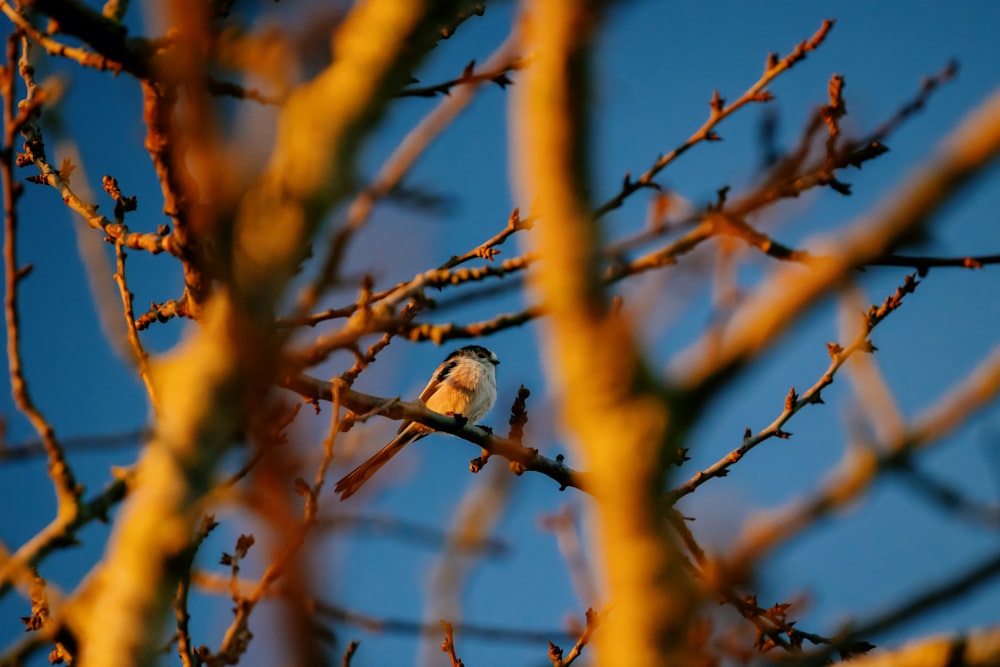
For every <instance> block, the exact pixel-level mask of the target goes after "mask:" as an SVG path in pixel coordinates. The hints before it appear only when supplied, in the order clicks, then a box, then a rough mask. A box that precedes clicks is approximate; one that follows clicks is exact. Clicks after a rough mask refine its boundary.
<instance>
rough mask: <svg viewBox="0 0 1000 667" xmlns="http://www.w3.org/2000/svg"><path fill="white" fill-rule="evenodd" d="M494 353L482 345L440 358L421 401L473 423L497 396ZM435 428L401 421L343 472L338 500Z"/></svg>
mask: <svg viewBox="0 0 1000 667" xmlns="http://www.w3.org/2000/svg"><path fill="white" fill-rule="evenodd" d="M499 363H500V360H499V359H497V355H495V354H493V352H491V351H490V350H488V349H486V348H485V347H483V346H482V345H466V346H465V347H460V348H458V349H457V350H455V351H454V352H452V353H451V354H449V355H448V356H447V357H445V360H444V361H442V362H441V365H440V366H438V367H437V370H436V371H434V375H433V376H432V377H431V380H430V382H428V383H427V386H426V387H424V390H423V392H421V394H420V401H421V402H422V403H423V404H424V405H426V406H427V407H428V408H429V409H431V410H433V411H434V412H439V413H441V414H443V415H462V416H463V417H465V418H466V419H467V420H468V423H469V424H475V423H476V422H478V421H479V420H480V419H482V418H483V416H485V415H486V413H487V412H489V410H490V408H492V407H493V403H495V402H496V400H497V376H496V367H497V364H499ZM433 432H434V429H432V428H431V427H429V426H424V425H423V424H418V423H417V422H412V421H404V422H403V423H402V424H401V425H400V427H399V431H398V435H396V437H395V438H393V439H392V440H390V441H389V442H388V443H387V444H386V445H385V447H383V448H382V449H380V450H378V451H377V452H375V454H374V455H372V457H371V458H369V459H368V460H367V461H365V462H364V463H362V464H361V465H359V466H358V467H357V468H355V469H354V470H352V471H351V472H349V473H348V474H347V475H345V476H344V478H343V479H341V480H340V481H339V482H337V486H336V488H335V490H336V492H337V493H338V494H340V499H341V500H346V499H347V498H350V497H351V496H352V495H354V494H355V493H356V492H357V490H358V489H359V488H361V485H362V484H364V483H365V482H367V481H368V479H369V478H370V477H371V476H372V475H374V474H375V473H376V472H378V470H379V468H381V467H382V466H384V465H385V464H386V463H388V462H389V459H391V458H392V457H394V456H395V455H396V454H398V453H399V452H400V451H401V450H402V449H403V447H405V446H406V445H408V444H410V443H411V442H414V441H415V440H419V439H420V438H422V437H424V436H425V435H427V434H428V433H433Z"/></svg>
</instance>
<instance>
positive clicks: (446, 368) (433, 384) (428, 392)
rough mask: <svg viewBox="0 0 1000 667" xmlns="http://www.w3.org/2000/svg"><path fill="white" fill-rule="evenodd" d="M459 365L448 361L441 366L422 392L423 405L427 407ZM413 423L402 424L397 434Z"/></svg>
mask: <svg viewBox="0 0 1000 667" xmlns="http://www.w3.org/2000/svg"><path fill="white" fill-rule="evenodd" d="M457 365H458V361H457V360H451V361H446V362H445V363H443V364H441V366H440V367H439V368H438V369H437V372H436V373H434V377H432V378H431V379H430V382H428V383H427V386H426V387H424V390H423V391H422V392H420V399H419V400H420V402H421V403H424V404H425V405H426V404H427V401H428V399H430V397H431V396H433V395H434V392H435V391H437V388H438V385H439V384H441V382H442V381H443V380H444V379H445V378H446V377H448V374H449V373H451V371H452V370H453V369H454V368H455V366H457ZM412 423H413V422H409V421H404V422H403V423H402V424H400V425H399V429H398V430H397V431H396V433H402V432H403V429H405V428H406V427H407V426H409V425H410V424H412Z"/></svg>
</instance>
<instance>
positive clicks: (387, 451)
mask: <svg viewBox="0 0 1000 667" xmlns="http://www.w3.org/2000/svg"><path fill="white" fill-rule="evenodd" d="M422 435H426V434H424V433H415V432H413V431H412V430H410V429H405V430H404V431H403V432H402V433H400V434H399V435H397V436H396V437H395V438H393V439H392V440H390V441H389V442H388V443H387V444H386V446H385V447H383V448H382V449H380V450H378V451H377V452H375V453H374V454H372V456H371V458H369V459H368V460H367V461H365V462H364V463H362V464H361V465H359V466H358V467H357V468H355V469H354V470H352V471H351V472H349V473H347V474H346V475H344V477H343V478H342V479H341V480H340V481H339V482H337V486H336V487H334V491H336V493H338V494H340V499H341V500H347V499H348V498H350V497H351V496H353V495H354V494H355V493H357V491H358V489H360V488H361V485H362V484H364V483H365V482H367V481H368V479H369V478H370V477H371V476H372V475H374V474H375V473H377V472H378V471H379V469H380V468H381V467H382V466H384V465H385V464H386V463H388V462H389V459H391V458H392V457H393V456H395V455H396V454H399V452H400V451H402V449H403V447H406V446H407V445H408V444H410V443H411V442H413V441H414V440H416V439H417V438H419V437H420V436H422Z"/></svg>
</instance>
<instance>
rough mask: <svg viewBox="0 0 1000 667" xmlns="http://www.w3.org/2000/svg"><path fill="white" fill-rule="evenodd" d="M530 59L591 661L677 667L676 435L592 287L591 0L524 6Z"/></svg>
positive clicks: (690, 601)
mask: <svg viewBox="0 0 1000 667" xmlns="http://www.w3.org/2000/svg"><path fill="white" fill-rule="evenodd" d="M525 9H526V12H527V19H526V20H527V30H526V32H527V35H528V39H529V43H530V44H531V47H533V48H534V50H535V53H536V54H537V55H536V60H535V61H534V65H533V66H532V68H531V69H530V70H529V72H528V75H527V77H526V78H527V82H526V86H525V87H524V88H522V89H521V91H520V92H521V93H522V95H520V96H519V97H518V99H517V103H516V105H515V107H514V110H513V117H514V121H515V123H516V125H517V127H516V128H515V133H514V136H515V141H516V142H517V143H516V150H517V151H518V152H519V153H520V155H521V161H522V162H521V165H520V166H519V168H518V169H516V172H517V174H518V175H519V176H520V177H521V182H520V185H521V191H522V195H523V197H524V198H525V199H535V198H537V202H538V204H537V210H538V213H539V217H540V222H539V224H538V225H537V230H538V236H537V238H538V240H539V243H540V250H541V255H542V256H543V257H544V258H545V262H544V263H543V266H544V268H543V269H542V270H541V272H540V275H539V278H538V282H537V288H538V289H539V290H540V291H541V292H542V295H543V299H544V301H545V302H546V303H547V304H549V307H550V312H551V314H552V319H551V325H550V328H549V330H548V331H547V332H546V337H547V339H548V340H547V341H546V342H547V343H548V344H547V346H546V347H547V350H546V352H547V354H548V355H550V356H551V359H552V361H551V365H550V369H549V371H550V372H551V373H552V374H553V375H554V376H555V381H556V383H557V385H558V387H559V389H560V390H561V397H562V401H563V417H564V419H565V421H566V423H567V425H568V427H569V428H570V429H571V430H572V431H573V432H574V433H575V434H576V436H577V438H578V440H579V442H580V444H581V446H582V453H583V454H584V456H585V459H586V460H587V464H588V465H587V467H588V468H589V469H590V470H591V471H592V480H591V483H590V486H591V490H592V491H593V492H594V494H595V495H596V496H597V497H598V498H599V499H600V503H599V509H598V512H599V515H598V516H599V523H600V525H599V533H598V541H599V547H600V549H601V550H602V551H603V554H602V556H603V557H602V558H601V560H602V561H603V562H604V563H605V564H606V567H607V581H608V583H609V585H610V589H611V590H610V592H611V596H612V604H613V606H614V611H613V612H612V613H611V614H610V615H609V618H608V623H607V626H606V627H607V631H606V632H604V633H602V635H603V636H602V635H599V636H598V637H597V640H598V655H599V662H600V663H601V664H606V665H611V664H617V663H618V662H620V660H621V657H622V652H627V654H628V656H629V659H628V661H629V662H630V663H633V664H640V665H651V664H677V663H678V660H679V658H680V656H681V652H682V651H683V645H684V643H685V637H686V626H687V623H688V620H689V618H690V617H691V615H692V611H693V607H694V604H695V602H696V600H695V597H694V594H693V590H694V589H693V584H692V582H691V581H690V579H689V577H688V575H687V574H686V572H685V571H684V567H683V562H682V558H681V556H680V554H679V553H678V549H677V547H676V545H675V544H674V542H673V540H672V538H671V536H670V534H669V530H668V528H667V526H666V523H665V521H664V519H663V517H662V509H661V499H662V492H663V488H664V484H665V482H666V472H667V467H668V465H669V464H670V463H671V462H672V461H673V459H674V456H673V455H672V454H671V452H675V451H676V448H677V445H676V442H677V439H678V437H679V431H680V427H679V425H678V423H676V420H675V418H674V417H673V415H672V408H673V406H671V405H670V404H669V402H668V400H667V399H666V397H665V392H664V391H663V389H662V388H661V387H658V386H657V385H656V383H655V382H654V381H653V380H652V378H651V377H650V375H649V374H648V373H647V372H646V371H645V369H644V367H643V364H642V360H641V359H640V357H639V354H638V352H637V350H636V349H635V344H634V341H633V339H632V335H631V332H630V330H629V325H628V323H627V322H626V321H624V320H623V318H622V317H621V315H620V314H615V313H612V312H611V311H610V309H609V308H608V306H607V304H606V302H605V299H604V298H603V295H602V293H601V289H600V284H601V282H600V274H599V272H598V262H597V255H598V253H599V229H598V226H597V223H596V222H595V220H594V218H593V216H592V215H591V213H590V207H589V205H588V203H587V201H586V194H585V193H586V192H587V183H586V167H587V155H586V145H585V136H586V131H587V128H586V120H587V119H586V103H587V94H588V89H587V86H588V76H589V71H588V58H589V42H590V40H591V38H592V36H593V32H594V28H595V25H596V22H597V19H598V8H597V7H596V3H593V2H591V3H564V2H561V0H546V1H542V2H535V3H526V4H525Z"/></svg>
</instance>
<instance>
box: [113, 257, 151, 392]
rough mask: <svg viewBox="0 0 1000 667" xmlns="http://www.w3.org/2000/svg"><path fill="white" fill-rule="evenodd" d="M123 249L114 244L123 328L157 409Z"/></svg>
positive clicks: (140, 373) (141, 375) (116, 279)
mask: <svg viewBox="0 0 1000 667" xmlns="http://www.w3.org/2000/svg"><path fill="white" fill-rule="evenodd" d="M126 257H127V255H126V254H125V247H124V246H123V245H122V243H121V241H117V242H116V243H115V284H116V285H118V291H119V292H120V293H121V297H122V307H123V308H124V311H125V312H124V315H125V327H126V329H127V332H128V342H129V345H131V347H132V352H133V354H134V355H135V356H134V361H135V364H136V368H138V370H139V377H141V378H142V381H143V384H145V385H146V393H148V394H149V400H150V402H151V403H152V404H153V408H154V409H157V407H158V406H157V403H156V391H155V389H154V387H153V377H152V375H151V374H150V370H149V354H147V353H146V350H145V349H143V347H142V341H141V340H139V331H138V329H136V326H135V309H134V308H133V307H132V299H133V297H134V296H135V295H134V294H132V292H131V291H129V288H128V281H127V280H126V278H125V258H126Z"/></svg>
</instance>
